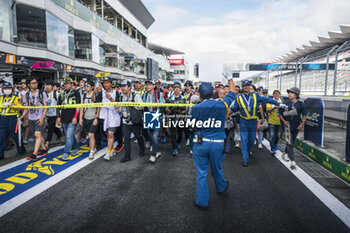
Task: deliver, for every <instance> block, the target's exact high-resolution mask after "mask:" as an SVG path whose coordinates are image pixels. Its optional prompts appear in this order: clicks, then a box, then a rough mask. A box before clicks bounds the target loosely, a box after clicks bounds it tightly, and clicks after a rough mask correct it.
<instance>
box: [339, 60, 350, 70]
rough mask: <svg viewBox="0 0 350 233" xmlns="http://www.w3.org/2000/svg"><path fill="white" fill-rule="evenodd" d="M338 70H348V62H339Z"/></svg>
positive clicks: (349, 66) (349, 63) (349, 65)
mask: <svg viewBox="0 0 350 233" xmlns="http://www.w3.org/2000/svg"><path fill="white" fill-rule="evenodd" d="M337 69H338V70H350V62H339V63H338V65H337Z"/></svg>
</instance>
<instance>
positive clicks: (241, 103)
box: [237, 93, 259, 120]
mask: <svg viewBox="0 0 350 233" xmlns="http://www.w3.org/2000/svg"><path fill="white" fill-rule="evenodd" d="M252 95H253V100H254V106H253V115H250V113H249V111H248V109H247V106H246V104H245V103H244V101H243V98H242V94H241V95H239V96H238V98H237V101H238V106H239V108H240V109H243V111H244V113H245V115H246V116H243V115H242V114H240V116H241V117H242V118H243V119H245V120H254V119H259V117H258V116H257V115H256V105H257V102H258V101H257V99H256V93H253V94H252ZM249 104H250V103H249Z"/></svg>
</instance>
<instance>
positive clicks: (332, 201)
mask: <svg viewBox="0 0 350 233" xmlns="http://www.w3.org/2000/svg"><path fill="white" fill-rule="evenodd" d="M263 145H264V146H265V147H266V148H267V149H269V150H270V143H269V142H268V141H267V140H266V139H264V141H263ZM295 150H296V149H295ZM275 157H276V158H277V159H278V160H279V161H280V162H281V163H282V164H283V165H284V166H286V167H287V168H288V170H289V171H290V172H291V173H293V175H295V176H296V177H297V178H298V179H299V180H300V181H301V182H302V183H303V184H304V185H305V186H306V187H307V188H308V189H309V190H310V191H311V192H312V193H313V194H314V195H315V196H316V197H317V198H318V199H320V201H321V202H323V204H325V205H326V206H327V207H328V208H329V209H330V210H331V211H332V212H333V213H334V214H335V215H336V216H337V217H338V218H339V219H340V220H341V221H343V222H344V223H345V225H347V226H348V227H349V228H350V209H349V208H348V207H346V206H345V205H344V204H343V203H342V202H341V201H339V200H338V199H337V198H336V197H334V196H333V195H332V194H331V193H330V192H328V191H327V190H326V189H325V188H324V187H323V186H322V185H320V184H319V183H318V182H317V181H316V180H314V179H313V178H312V177H311V176H310V175H309V174H307V173H306V172H305V171H304V170H303V169H301V168H299V167H298V166H297V168H296V169H294V170H291V169H290V167H289V166H290V162H285V161H284V160H282V152H281V151H279V150H278V151H276V156H275Z"/></svg>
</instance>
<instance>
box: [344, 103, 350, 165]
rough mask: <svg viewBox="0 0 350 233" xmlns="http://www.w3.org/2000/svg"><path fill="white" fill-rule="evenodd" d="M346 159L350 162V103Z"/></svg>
mask: <svg viewBox="0 0 350 233" xmlns="http://www.w3.org/2000/svg"><path fill="white" fill-rule="evenodd" d="M345 159H346V161H348V162H350V105H349V106H348V119H347V126H346V148H345Z"/></svg>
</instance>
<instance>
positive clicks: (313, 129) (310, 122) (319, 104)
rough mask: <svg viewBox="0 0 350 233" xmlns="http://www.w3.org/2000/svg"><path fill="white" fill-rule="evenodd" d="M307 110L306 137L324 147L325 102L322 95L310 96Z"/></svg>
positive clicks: (306, 101) (307, 101) (306, 102)
mask: <svg viewBox="0 0 350 233" xmlns="http://www.w3.org/2000/svg"><path fill="white" fill-rule="evenodd" d="M305 106H306V110H307V116H306V123H305V129H304V139H305V140H309V141H312V142H313V143H315V144H316V145H317V146H321V147H323V133H324V132H323V130H324V106H325V105H324V102H323V99H322V98H320V97H308V98H307V99H306V100H305Z"/></svg>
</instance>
